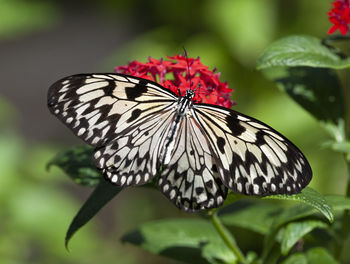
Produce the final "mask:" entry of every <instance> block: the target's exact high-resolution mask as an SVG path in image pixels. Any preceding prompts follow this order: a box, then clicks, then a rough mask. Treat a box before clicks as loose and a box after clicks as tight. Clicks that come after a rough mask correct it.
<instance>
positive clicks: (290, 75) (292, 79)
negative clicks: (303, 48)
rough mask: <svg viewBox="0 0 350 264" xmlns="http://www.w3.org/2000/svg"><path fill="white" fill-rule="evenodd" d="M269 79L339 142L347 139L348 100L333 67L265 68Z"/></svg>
mask: <svg viewBox="0 0 350 264" xmlns="http://www.w3.org/2000/svg"><path fill="white" fill-rule="evenodd" d="M264 74H265V76H266V77H267V78H268V79H271V80H272V81H274V82H275V83H276V84H277V85H278V87H279V88H280V89H281V90H283V91H284V92H286V93H287V94H288V95H289V96H290V97H291V98H292V99H293V100H295V101H296V102H297V103H298V104H300V105H301V106H302V107H303V108H304V109H306V110H307V111H308V112H310V113H311V114H312V115H313V116H314V117H315V118H316V119H317V120H320V121H322V123H323V124H324V125H325V128H326V129H327V130H328V131H329V132H330V133H331V134H332V135H333V137H334V138H335V139H336V140H337V141H341V140H344V128H343V124H344V116H345V103H344V96H343V93H342V89H341V84H340V81H339V78H338V76H337V75H336V73H335V71H334V70H330V69H321V68H311V67H291V68H273V69H268V70H265V71H264Z"/></svg>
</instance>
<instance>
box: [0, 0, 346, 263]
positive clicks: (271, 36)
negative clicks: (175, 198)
mask: <svg viewBox="0 0 350 264" xmlns="http://www.w3.org/2000/svg"><path fill="white" fill-rule="evenodd" d="M329 8H330V1H326V0H319V1H302V0H297V1H296V0H295V1H284V0H234V1H231V0H216V1H209V0H207V1H200V0H197V1H186V0H177V1H164V0H163V1H162V0H152V1H142V0H133V1H130V0H129V1H111V0H110V1H108V0H103V1H37V0H32V1H25V0H0V81H1V82H0V262H1V263H10V264H11V263H14V264H16V263H96V262H98V261H99V262H101V263H140V262H141V261H142V263H180V262H175V261H171V260H168V259H165V258H163V257H158V256H154V255H151V254H150V253H147V252H144V251H142V250H141V249H139V248H136V247H134V246H131V245H129V244H125V243H121V242H120V238H121V236H122V235H123V234H124V233H125V232H127V231H130V230H132V229H134V228H136V227H137V226H138V225H139V224H141V223H144V222H146V221H149V220H155V219H166V218H170V217H175V218H185V217H195V215H193V214H185V213H183V212H180V211H179V210H178V209H177V208H176V207H175V206H174V205H172V204H171V203H170V202H169V201H168V200H167V199H166V198H165V197H164V196H163V195H162V194H161V193H160V192H158V191H155V190H152V189H146V188H137V189H135V188H128V189H127V190H124V191H123V192H122V193H121V194H119V195H118V198H117V199H115V200H113V201H112V202H111V203H110V204H108V205H107V206H106V207H105V208H104V209H103V210H102V211H101V212H100V213H99V215H97V217H95V218H94V219H93V220H92V221H91V222H90V223H89V224H88V225H87V226H85V227H84V228H83V229H82V230H80V231H79V232H78V233H77V234H76V236H75V237H74V238H73V239H72V241H71V244H70V252H68V251H66V249H65V248H64V236H65V232H66V230H67V228H68V226H69V224H70V222H71V220H72V218H73V217H74V215H75V214H76V212H77V211H78V209H79V208H80V206H81V204H82V203H83V202H84V201H85V200H86V198H87V197H88V195H89V193H90V192H91V191H92V189H90V188H88V187H82V186H78V185H76V184H75V183H74V182H72V181H71V180H70V179H69V178H68V177H66V176H65V175H64V174H63V172H61V171H60V170H58V169H56V168H52V169H51V170H50V171H49V172H48V171H46V169H45V166H46V163H47V162H48V161H49V160H50V159H52V158H53V156H54V155H55V154H56V153H57V152H58V151H60V150H64V149H66V148H68V147H71V146H72V145H79V144H82V141H80V140H79V139H78V138H76V137H75V136H74V135H73V134H72V133H71V132H70V131H69V130H68V129H67V128H65V127H64V126H63V125H62V124H61V123H59V121H58V120H57V119H56V118H54V117H53V116H51V115H50V113H49V111H48V110H47V108H46V92H47V89H48V87H49V86H50V85H51V84H52V83H53V82H55V81H56V80H57V79H59V78H61V77H63V76H66V75H71V74H76V73H83V72H111V71H113V68H114V67H115V66H119V65H123V64H126V63H127V62H128V61H132V60H135V59H137V60H139V61H142V62H145V61H146V60H147V58H148V56H151V57H153V58H157V59H158V58H160V57H166V56H167V55H170V56H172V55H174V54H179V53H182V47H183V46H184V47H185V48H186V50H187V53H188V55H189V56H190V57H197V56H200V58H201V60H202V62H203V63H204V64H206V65H208V66H209V68H210V69H213V68H217V70H218V71H219V72H221V81H228V83H229V86H230V88H233V89H234V90H235V91H234V93H233V97H232V98H233V100H234V101H236V102H237V105H235V106H234V109H235V110H237V111H240V112H242V113H245V114H247V115H251V116H253V117H255V118H258V119H260V120H262V121H264V122H266V123H267V124H269V125H270V126H272V127H274V128H276V129H277V130H278V131H280V132H281V133H282V134H284V135H285V136H287V137H288V138H289V139H290V140H291V141H293V142H294V143H295V144H296V145H297V146H298V147H299V148H300V149H301V150H302V151H303V152H304V153H305V155H306V157H307V158H308V160H309V162H310V164H311V166H312V168H313V172H314V177H313V180H312V182H311V184H310V186H311V187H313V188H314V189H316V190H317V191H319V192H320V193H322V194H343V193H344V189H345V182H346V172H345V164H344V162H343V160H342V157H341V155H340V154H334V152H331V150H328V149H326V148H325V147H322V146H321V145H320V142H323V141H325V140H327V139H328V136H327V135H326V132H324V130H323V129H321V128H320V126H319V124H318V123H317V121H316V120H315V119H314V118H313V117H312V116H311V115H310V114H308V113H307V112H306V111H305V110H303V109H302V108H300V107H299V106H298V105H297V104H296V103H295V102H294V101H292V100H291V99H290V98H289V97H288V96H287V95H286V94H284V93H282V92H281V91H279V90H278V89H277V88H276V86H275V84H274V83H272V82H271V81H268V80H267V79H266V78H265V77H264V76H263V74H262V73H261V72H259V71H257V70H256V69H255V64H256V60H257V58H258V56H259V55H260V54H261V53H262V52H263V51H264V49H265V48H266V47H267V46H268V45H269V44H270V43H271V42H273V41H274V40H276V39H279V38H281V37H285V36H287V35H291V34H308V35H313V36H316V37H319V38H323V37H325V36H326V32H327V31H328V29H329V27H330V23H329V22H328V19H327V12H328V10H329ZM338 74H339V75H340V77H341V81H342V83H343V85H344V87H349V84H350V78H349V77H348V76H346V74H345V71H339V72H338ZM345 95H346V98H347V97H348V96H347V95H348V92H346V91H345ZM239 232H240V230H236V233H238V237H239V243H240V246H241V248H242V249H243V250H244V249H245V248H249V249H256V250H259V247H261V243H260V242H261V241H259V240H257V239H255V237H254V235H253V234H251V235H250V236H249V234H248V235H247V234H245V235H244V236H239Z"/></svg>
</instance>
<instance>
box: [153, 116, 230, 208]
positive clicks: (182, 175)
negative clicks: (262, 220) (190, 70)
mask: <svg viewBox="0 0 350 264" xmlns="http://www.w3.org/2000/svg"><path fill="white" fill-rule="evenodd" d="M171 144H172V146H171V151H169V153H167V155H166V157H165V158H164V160H163V163H162V171H161V175H160V178H159V182H158V184H159V188H160V190H161V191H162V192H163V193H164V194H165V196H167V197H168V198H169V199H170V200H171V201H172V202H173V203H175V205H176V206H177V207H179V208H181V209H183V210H185V211H197V210H200V209H208V208H214V207H218V206H220V205H221V204H222V203H223V202H224V200H225V198H226V194H227V188H226V187H225V186H224V185H223V183H222V181H221V179H220V177H219V175H218V173H217V170H216V163H215V160H214V158H213V156H212V153H211V151H210V145H209V142H208V140H207V139H206V137H205V135H204V133H203V131H202V129H201V128H200V126H199V125H198V123H197V122H196V121H195V120H194V119H193V118H191V117H183V118H182V120H181V121H180V124H179V129H178V131H177V133H176V137H175V138H174V139H173V141H172V142H171Z"/></svg>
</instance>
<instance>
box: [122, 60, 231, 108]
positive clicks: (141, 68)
mask: <svg viewBox="0 0 350 264" xmlns="http://www.w3.org/2000/svg"><path fill="white" fill-rule="evenodd" d="M167 58H168V59H169V60H163V59H160V60H156V59H152V58H149V59H148V62H146V63H141V62H139V61H133V62H130V63H129V64H128V65H124V66H118V67H115V72H117V73H123V74H129V75H132V76H136V77H140V78H144V79H148V80H151V81H154V82H157V83H159V84H160V85H162V86H163V87H165V88H168V89H170V90H171V91H173V92H175V93H176V94H178V90H180V93H181V94H179V96H181V95H182V96H183V95H184V94H185V93H186V90H187V89H192V90H196V93H195V94H196V95H195V97H194V98H193V100H194V101H195V102H198V103H207V104H215V105H221V106H224V107H227V108H230V107H231V106H232V105H233V104H234V102H233V101H232V100H231V99H230V96H231V93H232V91H233V90H232V89H230V88H229V87H228V85H227V83H223V82H220V81H219V77H220V73H215V69H214V70H213V71H210V70H208V67H207V66H205V65H203V64H202V63H201V61H200V59H199V58H196V59H193V58H186V57H185V56H182V55H175V56H173V57H169V56H168V57H167Z"/></svg>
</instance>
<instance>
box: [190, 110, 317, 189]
mask: <svg viewBox="0 0 350 264" xmlns="http://www.w3.org/2000/svg"><path fill="white" fill-rule="evenodd" d="M192 112H193V116H194V118H195V119H196V121H197V122H198V123H199V124H200V125H201V127H202V128H203V129H204V131H205V134H206V136H207V138H208V140H209V142H210V147H211V150H212V153H213V156H215V160H216V163H217V166H218V171H219V174H220V176H221V179H222V181H223V183H224V184H225V185H226V186H227V187H229V188H230V189H232V190H234V191H236V192H239V193H242V194H248V195H268V194H294V193H298V192H300V191H301V189H302V188H304V187H305V186H306V185H307V184H308V183H309V182H310V180H311V177H312V171H311V167H310V165H309V163H308V161H307V160H306V158H305V157H304V155H303V154H302V153H301V151H300V150H299V149H298V148H297V147H296V146H295V145H294V144H293V143H291V142H290V141H289V140H288V139H286V138H285V137H284V136H282V135H281V134H280V133H278V132H277V131H275V130H274V129H272V128H271V127H269V126H268V125H266V124H264V123H262V122H260V121H258V120H256V119H254V118H251V117H248V116H246V115H243V114H240V113H238V112H236V111H233V110H231V109H227V108H224V107H218V106H212V105H206V104H195V105H194V108H193V111H192Z"/></svg>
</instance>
